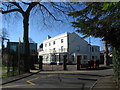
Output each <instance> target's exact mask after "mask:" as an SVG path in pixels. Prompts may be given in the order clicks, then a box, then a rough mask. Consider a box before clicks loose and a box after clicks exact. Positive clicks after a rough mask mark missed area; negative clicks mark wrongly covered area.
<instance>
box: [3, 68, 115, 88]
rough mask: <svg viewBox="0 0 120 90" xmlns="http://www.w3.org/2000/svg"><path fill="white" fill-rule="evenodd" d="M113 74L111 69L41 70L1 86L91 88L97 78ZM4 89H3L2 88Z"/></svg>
mask: <svg viewBox="0 0 120 90" xmlns="http://www.w3.org/2000/svg"><path fill="white" fill-rule="evenodd" d="M112 74H113V70H112V69H103V70H79V71H41V72H39V73H38V74H35V75H32V76H30V77H27V78H24V79H21V80H18V81H15V82H12V83H8V84H5V85H3V86H2V88H81V89H84V88H89V89H90V88H91V87H92V86H93V85H94V83H95V82H97V80H99V79H100V78H102V77H104V76H109V75H112ZM3 90H4V89H3Z"/></svg>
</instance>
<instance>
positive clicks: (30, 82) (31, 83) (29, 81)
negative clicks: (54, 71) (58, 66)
mask: <svg viewBox="0 0 120 90" xmlns="http://www.w3.org/2000/svg"><path fill="white" fill-rule="evenodd" d="M53 76H57V75H48V76H44V77H37V78H33V79H31V80H28V81H27V83H29V84H24V85H10V86H0V88H11V87H19V86H27V85H36V84H35V83H33V82H32V81H33V80H36V79H40V78H47V77H53Z"/></svg>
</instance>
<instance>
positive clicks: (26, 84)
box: [0, 84, 29, 88]
mask: <svg viewBox="0 0 120 90" xmlns="http://www.w3.org/2000/svg"><path fill="white" fill-rule="evenodd" d="M27 85H29V84H24V85H10V86H1V87H0V88H11V87H18V86H27Z"/></svg>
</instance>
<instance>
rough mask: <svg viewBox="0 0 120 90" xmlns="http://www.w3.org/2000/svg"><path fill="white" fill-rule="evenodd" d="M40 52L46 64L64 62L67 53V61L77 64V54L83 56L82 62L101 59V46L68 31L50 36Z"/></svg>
mask: <svg viewBox="0 0 120 90" xmlns="http://www.w3.org/2000/svg"><path fill="white" fill-rule="evenodd" d="M90 48H91V52H90ZM38 53H39V56H43V63H44V64H62V63H63V56H64V55H67V63H71V64H76V58H77V56H81V63H87V62H88V60H91V59H96V60H99V59H100V50H99V46H91V45H90V44H88V42H87V41H85V40H83V39H81V37H80V36H79V35H77V34H76V33H68V32H67V33H63V34H60V35H58V36H55V37H52V38H51V37H50V36H49V37H48V39H47V40H45V41H43V49H42V50H41V49H40V51H39V52H38Z"/></svg>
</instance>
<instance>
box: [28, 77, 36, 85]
mask: <svg viewBox="0 0 120 90" xmlns="http://www.w3.org/2000/svg"><path fill="white" fill-rule="evenodd" d="M36 79H38V77H37V78H33V79H31V80H28V81H27V83H29V84H31V85H35V83H33V82H31V81H33V80H36Z"/></svg>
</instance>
